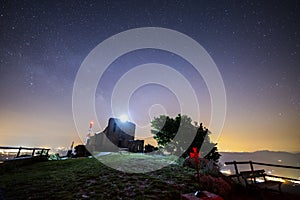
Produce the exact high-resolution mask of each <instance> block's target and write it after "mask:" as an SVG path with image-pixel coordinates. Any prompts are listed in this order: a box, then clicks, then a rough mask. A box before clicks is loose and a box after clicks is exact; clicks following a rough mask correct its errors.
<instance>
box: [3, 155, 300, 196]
mask: <svg viewBox="0 0 300 200" xmlns="http://www.w3.org/2000/svg"><path fill="white" fill-rule="evenodd" d="M130 162H134V160H131V161H130ZM0 173H1V174H0V200H1V199H7V200H9V199H181V194H184V193H191V192H193V191H196V189H197V185H196V184H195V179H194V171H193V170H191V169H188V168H183V167H181V166H180V165H176V164H172V165H169V166H167V167H165V168H163V169H161V170H158V171H154V172H149V173H143V174H141V173H139V174H134V173H124V172H120V171H117V170H113V169H111V168H109V167H106V166H105V165H103V164H102V163H101V162H99V161H98V160H96V159H94V158H79V159H70V160H64V161H46V162H40V163H35V164H31V165H27V166H24V167H19V168H14V169H11V170H9V171H5V172H3V171H2V172H0ZM283 189H284V191H288V190H289V192H292V193H294V194H291V193H287V192H284V194H283V195H280V194H278V193H276V192H272V191H265V190H263V191H260V192H257V191H247V190H246V189H245V188H243V187H242V186H238V185H235V186H234V187H233V190H232V192H231V193H230V194H229V195H228V196H226V199H233V200H234V199H241V200H252V199H253V200H254V199H274V200H277V199H287V200H293V199H300V195H298V194H299V193H300V192H299V187H292V186H288V185H284V186H283ZM297 191H298V194H295V193H297Z"/></svg>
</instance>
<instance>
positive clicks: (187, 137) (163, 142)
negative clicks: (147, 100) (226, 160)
mask: <svg viewBox="0 0 300 200" xmlns="http://www.w3.org/2000/svg"><path fill="white" fill-rule="evenodd" d="M151 127H152V130H151V133H152V134H154V137H153V138H154V139H155V140H156V141H157V143H158V146H159V148H164V149H165V150H167V151H168V152H171V153H173V154H175V155H181V156H182V157H184V158H185V157H187V156H188V155H189V152H191V151H192V148H193V147H196V148H197V149H198V150H199V149H200V148H201V147H202V148H201V151H202V152H201V153H202V154H203V156H205V158H207V159H213V160H214V161H215V162H218V159H219V158H220V154H219V153H218V149H217V147H216V145H217V144H215V143H212V142H211V141H210V138H209V134H210V133H211V132H210V131H209V130H208V129H206V128H204V127H203V125H202V123H201V124H200V125H198V124H197V123H196V122H194V124H192V119H191V118H190V117H188V116H186V115H180V114H178V115H177V116H176V117H175V118H170V117H169V116H166V115H160V116H159V117H155V118H154V119H153V120H152V121H151ZM191 141H192V142H191Z"/></svg>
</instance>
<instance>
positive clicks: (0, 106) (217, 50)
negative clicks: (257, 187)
mask: <svg viewBox="0 0 300 200" xmlns="http://www.w3.org/2000/svg"><path fill="white" fill-rule="evenodd" d="M0 5H1V7H0V43H1V45H0V136H1V139H0V145H5V146H50V147H54V148H55V147H60V146H69V145H70V144H71V142H72V141H75V142H76V143H79V142H80V138H79V135H83V136H84V135H85V134H86V133H77V130H76V128H75V123H74V121H73V115H72V91H73V84H74V80H75V77H76V74H77V71H78V69H79V68H80V66H81V64H82V62H83V60H84V59H85V58H86V56H87V55H88V54H89V53H90V51H91V50H93V49H94V48H95V47H96V46H97V45H98V44H99V43H100V42H102V41H103V40H105V39H107V38H109V37H111V36H112V35H115V34H117V33H120V32H122V31H126V30H129V29H133V28H139V27H163V28H168V29H172V30H176V31H179V32H181V33H184V34H186V35H188V36H189V37H191V38H193V39H194V40H196V41H197V42H198V43H199V44H201V45H202V46H203V47H204V48H205V50H206V51H207V52H208V53H209V55H210V56H211V57H212V59H213V60H214V62H215V63H216V65H217V67H218V69H219V71H220V73H221V75H222V78H223V81H224V85H225V89H226V97H227V115H226V120H225V124H224V129H223V132H222V134H221V135H220V137H219V138H218V141H217V142H218V147H219V149H220V150H221V151H255V150H266V149H267V150H274V151H291V152H295V151H300V145H299V144H300V137H299V130H300V124H299V121H300V92H299V91H300V90H299V89H300V56H299V54H300V49H299V48H300V28H299V27H300V23H299V19H300V16H299V13H300V3H299V1H292V0H291V1H279V0H278V1H277V0H275V1H263V2H262V1H158V0H157V1H153V0H147V1H146V0H145V1H137V0H133V1H119V0H116V1H85V0H83V1H55V0H53V1H52V0H51V1H37V0H30V1H14V0H1V3H0ZM145 63H161V64H164V65H167V66H170V67H172V68H174V69H175V70H177V71H178V72H179V73H181V74H183V75H184V76H185V77H186V78H187V79H188V80H189V81H190V82H191V84H192V86H193V88H194V89H195V91H196V96H197V98H198V100H199V107H200V110H201V114H200V115H201V117H200V119H193V120H194V121H200V122H203V123H204V125H205V126H208V125H207V124H209V120H210V111H211V103H210V96H209V92H208V90H207V87H206V85H205V82H204V81H203V79H202V77H201V76H200V75H197V74H196V73H194V70H193V67H192V66H191V65H190V63H188V62H187V61H186V60H184V59H183V58H181V57H180V56H178V55H176V54H174V53H171V52H166V51H163V50H157V49H143V50H137V51H133V52H130V53H128V54H126V55H123V56H121V57H120V58H118V59H116V60H115V61H114V62H113V63H112V64H111V65H110V66H109V68H108V69H107V70H106V71H105V74H104V76H103V77H102V78H101V80H100V81H99V84H98V87H97V91H96V94H95V108H96V111H97V116H98V122H99V124H100V127H101V128H99V127H95V129H100V130H101V129H103V128H104V127H105V125H106V123H107V119H108V118H109V117H111V116H112V115H111V112H109V111H108V110H109V109H108V108H109V106H110V105H109V103H110V98H111V95H112V91H113V86H114V85H115V83H116V82H117V81H118V80H119V79H120V77H122V74H124V73H126V72H127V71H128V70H130V69H132V68H133V67H135V66H137V65H141V64H145ZM153 105H154V107H153ZM157 105H160V106H157ZM129 107H130V116H131V120H132V121H134V122H135V123H136V124H137V125H138V126H140V127H143V126H145V125H147V124H149V121H150V120H151V117H153V116H156V115H158V114H160V113H161V111H164V112H165V113H166V114H169V115H171V116H175V115H176V114H178V113H179V112H180V108H179V102H178V100H177V99H176V95H174V94H173V93H172V92H171V91H170V90H169V89H168V88H166V87H163V86H160V85H157V84H152V85H151V84H149V85H144V86H142V87H140V88H139V89H138V90H136V91H135V92H134V93H133V95H132V97H131V99H130V103H129ZM162 107H163V108H162ZM150 108H151V109H152V111H153V110H154V111H153V112H152V114H151V116H150V117H149V109H150ZM183 114H187V115H189V116H193V113H183ZM84 120H86V121H87V122H88V121H89V120H96V119H84ZM208 128H210V127H208ZM87 130H88V123H87V125H86V131H87ZM149 132H150V130H149ZM149 132H147V133H146V132H145V130H144V131H143V132H142V131H140V132H137V136H140V137H148V136H150V133H149Z"/></svg>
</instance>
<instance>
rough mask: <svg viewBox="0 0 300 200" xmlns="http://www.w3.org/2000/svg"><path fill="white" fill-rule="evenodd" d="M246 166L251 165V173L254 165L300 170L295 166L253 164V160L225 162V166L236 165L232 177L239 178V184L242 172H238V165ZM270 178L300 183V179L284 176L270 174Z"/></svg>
mask: <svg viewBox="0 0 300 200" xmlns="http://www.w3.org/2000/svg"><path fill="white" fill-rule="evenodd" d="M245 164H248V165H250V169H251V171H254V167H253V165H262V166H269V167H281V168H289V169H300V167H295V166H289V165H277V164H268V163H261V162H253V161H251V160H250V161H240V162H237V161H232V162H225V165H234V169H235V174H234V175H231V176H232V177H237V178H238V181H239V182H240V176H241V175H240V172H239V170H238V165H245ZM268 176H270V177H274V178H282V179H285V180H292V181H300V180H299V179H295V178H290V177H284V176H276V175H271V174H268Z"/></svg>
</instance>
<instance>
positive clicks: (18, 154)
mask: <svg viewBox="0 0 300 200" xmlns="http://www.w3.org/2000/svg"><path fill="white" fill-rule="evenodd" d="M21 149H22V147H19V151H18V153H17V156H16V158H18V157H19V156H20V153H21Z"/></svg>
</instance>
